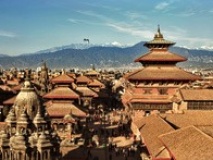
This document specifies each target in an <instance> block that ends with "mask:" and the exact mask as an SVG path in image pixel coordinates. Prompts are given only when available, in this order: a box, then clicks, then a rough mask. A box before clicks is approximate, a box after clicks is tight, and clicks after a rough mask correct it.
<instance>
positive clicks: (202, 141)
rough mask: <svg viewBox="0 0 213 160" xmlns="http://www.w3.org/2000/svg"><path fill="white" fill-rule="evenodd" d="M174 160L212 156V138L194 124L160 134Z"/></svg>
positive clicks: (209, 157)
mask: <svg viewBox="0 0 213 160" xmlns="http://www.w3.org/2000/svg"><path fill="white" fill-rule="evenodd" d="M160 139H161V140H162V142H163V143H164V144H165V145H166V147H167V148H168V149H169V150H170V151H171V153H172V155H173V156H174V158H175V159H176V160H186V159H193V160H207V159H212V157H213V152H212V148H213V139H212V138H211V137H209V136H207V135H206V134H204V133H203V132H201V131H200V130H198V129H197V128H196V127H194V126H189V127H186V128H182V129H179V130H176V131H173V132H170V133H167V134H164V135H161V136H160Z"/></svg>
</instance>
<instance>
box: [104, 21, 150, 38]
mask: <svg viewBox="0 0 213 160" xmlns="http://www.w3.org/2000/svg"><path fill="white" fill-rule="evenodd" d="M106 25H107V26H109V27H112V28H114V29H116V30H117V31H119V32H123V33H127V34H130V35H133V36H139V37H142V38H150V37H153V32H152V31H150V30H145V29H137V28H135V27H133V26H130V25H127V24H115V23H114V24H113V23H108V24H106Z"/></svg>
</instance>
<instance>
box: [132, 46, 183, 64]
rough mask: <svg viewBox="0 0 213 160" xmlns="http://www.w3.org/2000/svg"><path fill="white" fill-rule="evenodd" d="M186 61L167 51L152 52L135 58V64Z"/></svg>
mask: <svg viewBox="0 0 213 160" xmlns="http://www.w3.org/2000/svg"><path fill="white" fill-rule="evenodd" d="M186 60H187V59H186V58H185V57H183V56H180V55H177V54H175V53H171V52H169V51H168V50H164V51H162V49H161V50H152V51H150V52H149V53H147V54H145V55H142V56H141V57H139V58H137V59H136V60H135V62H148V61H158V62H159V61H161V62H165V61H168V62H182V61H186Z"/></svg>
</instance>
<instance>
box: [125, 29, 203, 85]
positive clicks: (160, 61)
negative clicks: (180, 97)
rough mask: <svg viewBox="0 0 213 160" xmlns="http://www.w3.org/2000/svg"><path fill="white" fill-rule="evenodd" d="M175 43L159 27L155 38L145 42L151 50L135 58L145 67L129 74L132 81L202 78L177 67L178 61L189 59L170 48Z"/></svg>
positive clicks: (191, 79)
mask: <svg viewBox="0 0 213 160" xmlns="http://www.w3.org/2000/svg"><path fill="white" fill-rule="evenodd" d="M174 44H175V43H174V42H171V41H167V40H165V39H164V38H163V35H162V34H161V32H160V27H158V30H157V33H156V34H155V36H154V39H153V40H152V41H149V42H146V43H145V44H144V46H146V47H147V48H149V52H148V53H147V54H145V55H142V56H141V57H139V58H137V59H136V60H135V62H140V63H142V65H143V66H144V68H142V69H140V70H137V71H135V72H133V73H131V74H129V75H128V76H127V79H128V80H130V81H140V80H141V81H144V80H160V81H162V80H173V81H176V80H177V81H195V80H198V79H200V77H199V76H196V75H193V74H191V73H188V72H186V71H184V70H182V69H180V68H178V67H176V63H178V62H183V61H186V60H187V59H186V58H185V57H183V56H180V55H177V54H175V53H172V52H170V51H169V50H168V48H169V47H170V46H172V45H174Z"/></svg>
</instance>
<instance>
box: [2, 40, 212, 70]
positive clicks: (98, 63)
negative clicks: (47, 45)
mask: <svg viewBox="0 0 213 160" xmlns="http://www.w3.org/2000/svg"><path fill="white" fill-rule="evenodd" d="M143 44H144V42H140V43H138V44H136V45H134V46H131V47H125V48H120V47H115V46H92V47H90V48H88V47H84V46H81V45H78V46H80V47H79V48H78V47H76V45H70V48H69V47H68V46H66V47H64V48H63V47H56V48H54V49H50V50H44V51H39V52H37V53H34V54H25V55H19V56H14V57H10V56H6V55H2V56H1V55H0V57H1V58H0V65H1V66H3V67H4V68H11V67H17V68H37V67H39V66H40V65H41V62H42V61H45V62H46V63H47V65H48V67H49V68H51V69H61V68H83V69H85V68H91V64H93V65H95V67H96V68H130V67H135V66H140V64H139V63H134V60H135V59H136V58H137V57H139V56H141V55H142V54H145V53H147V52H148V49H147V48H146V47H144V46H143ZM73 46H74V47H73ZM170 50H171V51H172V52H174V53H177V54H180V55H183V56H185V57H187V58H188V61H187V62H183V63H180V66H181V67H194V68H195V67H197V68H213V63H212V62H213V51H207V50H191V49H186V48H181V47H171V49H170Z"/></svg>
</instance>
